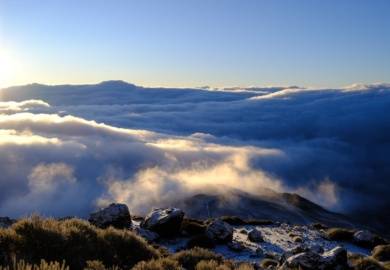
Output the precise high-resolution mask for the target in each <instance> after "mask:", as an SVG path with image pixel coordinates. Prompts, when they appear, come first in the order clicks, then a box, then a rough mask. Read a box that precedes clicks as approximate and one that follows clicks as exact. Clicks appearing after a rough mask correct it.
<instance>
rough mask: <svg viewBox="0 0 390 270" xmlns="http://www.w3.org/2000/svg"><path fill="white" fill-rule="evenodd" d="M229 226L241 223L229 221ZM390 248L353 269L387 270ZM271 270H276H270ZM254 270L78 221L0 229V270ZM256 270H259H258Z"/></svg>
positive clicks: (340, 232) (194, 227)
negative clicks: (153, 243)
mask: <svg viewBox="0 0 390 270" xmlns="http://www.w3.org/2000/svg"><path fill="white" fill-rule="evenodd" d="M229 222H231V223H237V222H241V221H240V220H237V219H233V218H230V219H229ZM184 228H185V230H186V231H187V232H191V231H193V232H196V233H199V232H201V231H203V230H204V224H202V223H200V222H199V221H196V220H186V221H185V222H184ZM351 233H352V231H350V230H348V229H341V228H331V229H328V230H326V234H327V237H329V238H332V239H343V240H347V239H350V238H351ZM389 254H390V246H389V245H378V246H376V247H375V249H373V252H372V256H370V257H364V256H362V255H357V254H355V255H353V254H348V262H349V265H350V266H351V267H352V268H351V269H361V270H364V269H390V267H389V260H390V257H389ZM277 265H278V261H277V260H276V259H273V258H265V259H263V260H262V261H259V267H260V268H262V269H270V268H269V267H271V268H272V269H276V267H277ZM274 267H275V268H274ZM70 269H72V270H73V269H75V270H79V269H80V270H122V269H123V270H130V269H133V270H183V269H186V270H213V269H217V270H254V269H255V268H254V266H252V265H250V264H247V263H237V262H234V261H230V260H226V259H224V258H223V257H222V256H221V255H218V254H215V253H214V252H211V251H209V250H207V249H203V248H199V247H194V248H192V249H187V250H182V251H179V252H177V253H174V254H170V253H168V252H167V251H166V250H164V249H162V248H160V247H158V246H152V245H151V244H149V243H148V242H146V241H145V240H144V239H143V238H141V237H139V236H138V235H136V234H135V233H133V232H132V231H131V230H127V229H123V230H120V229H115V228H112V227H109V228H106V229H100V228H97V227H95V226H93V225H91V224H90V223H89V222H87V221H84V220H79V219H67V220H61V221H60V220H55V219H42V218H40V217H38V216H33V217H30V218H27V219H22V220H20V221H18V222H16V223H14V224H13V225H12V226H11V227H9V228H7V229H0V270H70ZM256 269H259V268H256Z"/></svg>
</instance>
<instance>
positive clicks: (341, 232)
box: [325, 228, 355, 241]
mask: <svg viewBox="0 0 390 270" xmlns="http://www.w3.org/2000/svg"><path fill="white" fill-rule="evenodd" d="M354 233H355V231H354V230H351V229H345V228H331V229H327V230H326V231H325V236H326V237H327V238H328V239H329V240H334V241H352V240H353V234H354Z"/></svg>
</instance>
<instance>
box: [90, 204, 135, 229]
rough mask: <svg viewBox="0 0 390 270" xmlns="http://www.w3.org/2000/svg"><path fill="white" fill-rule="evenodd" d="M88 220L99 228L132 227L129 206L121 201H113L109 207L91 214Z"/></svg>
mask: <svg viewBox="0 0 390 270" xmlns="http://www.w3.org/2000/svg"><path fill="white" fill-rule="evenodd" d="M88 221H89V222H90V223H92V224H93V225H95V226H97V227H99V228H107V227H109V226H113V227H115V228H118V229H124V228H130V227H131V217H130V212H129V208H127V205H125V204H120V203H112V204H110V205H109V206H108V207H106V208H103V209H101V210H99V211H97V212H94V213H92V214H90V216H89V219H88Z"/></svg>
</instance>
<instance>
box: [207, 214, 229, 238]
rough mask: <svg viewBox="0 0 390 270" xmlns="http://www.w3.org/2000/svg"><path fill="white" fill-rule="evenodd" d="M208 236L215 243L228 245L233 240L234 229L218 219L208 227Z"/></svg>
mask: <svg viewBox="0 0 390 270" xmlns="http://www.w3.org/2000/svg"><path fill="white" fill-rule="evenodd" d="M206 235H207V237H209V238H210V239H212V240H214V241H215V242H219V243H227V242H230V241H232V239H233V227H232V226H230V225H229V224H227V223H226V222H224V221H222V220H220V219H216V220H214V221H212V222H211V223H210V224H209V225H208V226H207V228H206Z"/></svg>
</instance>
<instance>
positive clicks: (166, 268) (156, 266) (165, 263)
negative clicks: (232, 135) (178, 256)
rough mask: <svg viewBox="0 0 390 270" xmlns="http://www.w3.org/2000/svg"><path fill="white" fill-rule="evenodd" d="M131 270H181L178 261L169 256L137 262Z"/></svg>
mask: <svg viewBox="0 0 390 270" xmlns="http://www.w3.org/2000/svg"><path fill="white" fill-rule="evenodd" d="M132 270H183V268H182V267H181V266H180V265H179V263H178V262H177V261H175V260H173V259H170V258H162V259H157V260H150V261H147V262H139V263H138V264H136V265H135V266H134V267H133V268H132Z"/></svg>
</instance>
